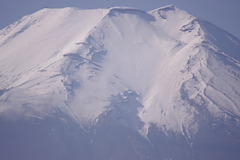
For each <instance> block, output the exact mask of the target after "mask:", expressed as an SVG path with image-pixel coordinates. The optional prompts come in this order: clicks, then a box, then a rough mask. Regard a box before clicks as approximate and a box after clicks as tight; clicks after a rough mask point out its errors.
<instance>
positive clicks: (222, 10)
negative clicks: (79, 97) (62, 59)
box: [0, 0, 240, 38]
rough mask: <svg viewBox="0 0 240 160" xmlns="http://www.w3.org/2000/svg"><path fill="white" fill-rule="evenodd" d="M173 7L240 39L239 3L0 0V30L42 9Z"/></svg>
mask: <svg viewBox="0 0 240 160" xmlns="http://www.w3.org/2000/svg"><path fill="white" fill-rule="evenodd" d="M169 4H173V5H175V6H176V7H178V8H181V9H184V10H186V11H188V12H190V13H192V14H193V15H195V16H198V17H201V18H204V19H206V20H208V21H210V22H211V23H213V24H216V25H217V26H219V27H221V28H222V29H224V30H226V31H228V32H230V33H232V34H233V35H235V36H237V37H238V38H240V0H0V29H2V28H4V27H6V26H7V25H9V24H11V23H13V22H14V21H16V20H18V19H20V18H21V17H23V16H24V15H27V14H31V13H33V12H36V11H38V10H40V9H42V8H43V7H49V8H62V7H78V8H103V7H111V6H128V7H134V8H139V9H142V10H145V11H149V10H152V9H155V8H159V7H162V6H165V5H169Z"/></svg>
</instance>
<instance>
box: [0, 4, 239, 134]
mask: <svg viewBox="0 0 240 160" xmlns="http://www.w3.org/2000/svg"><path fill="white" fill-rule="evenodd" d="M0 38H1V39H0V53H1V56H0V68H1V69H0V84H1V85H0V113H1V114H2V115H8V114H10V115H11V113H12V112H15V113H18V115H25V116H29V115H31V116H39V117H43V118H44V117H46V116H50V115H51V114H52V113H53V112H54V111H55V110H58V109H59V108H60V109H61V110H63V111H64V112H67V113H68V114H70V115H71V116H72V117H73V118H74V119H75V120H76V121H78V122H79V123H80V124H81V125H83V126H87V125H89V124H90V125H93V124H96V123H97V122H98V119H99V117H102V116H104V115H105V114H107V113H108V114H111V115H112V116H113V117H119V118H115V120H116V123H120V124H122V125H124V126H125V127H128V128H132V129H133V130H137V131H139V132H140V133H141V134H142V135H145V136H146V135H147V134H148V129H149V127H150V126H151V125H153V124H154V125H156V126H157V127H159V128H160V129H162V130H163V131H165V132H168V131H173V132H176V133H181V134H188V135H191V134H194V133H196V132H197V131H198V128H199V125H200V124H201V123H202V121H204V122H205V121H210V120H212V119H214V118H216V119H217V118H220V119H224V120H226V121H228V120H233V119H234V120H236V121H238V122H239V118H240V103H239V99H240V88H239V86H240V80H239V79H240V69H239V64H240V62H239V60H240V55H239V53H240V52H239V51H240V41H239V40H238V39H237V38H235V37H234V36H232V35H230V34H228V33H226V32H224V31H222V30H220V29H219V28H216V27H215V26H214V25H212V24H210V23H208V22H206V21H204V20H200V19H199V18H196V17H194V16H192V15H190V14H189V13H187V12H185V11H182V10H180V9H178V8H176V7H174V6H172V5H171V6H166V7H162V8H159V9H156V10H153V11H150V12H144V11H141V10H137V9H133V8H121V7H114V8H108V9H96V10H81V9H77V8H64V9H43V10H40V11H38V12H36V13H34V14H32V15H29V16H25V17H23V18H22V19H21V20H20V21H18V22H16V23H14V24H13V25H10V26H9V27H7V28H5V29H3V30H1V31H0ZM13 46H14V47H13ZM26 60H27V61H26ZM202 114H205V115H206V116H205V117H203V116H201V115H202Z"/></svg>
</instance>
